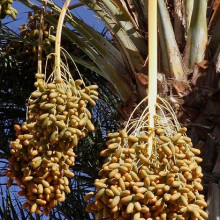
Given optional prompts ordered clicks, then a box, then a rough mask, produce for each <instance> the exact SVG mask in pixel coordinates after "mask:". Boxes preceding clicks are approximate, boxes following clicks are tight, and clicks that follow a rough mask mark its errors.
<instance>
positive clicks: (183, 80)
mask: <svg viewBox="0 0 220 220" xmlns="http://www.w3.org/2000/svg"><path fill="white" fill-rule="evenodd" d="M37 1H38V2H39V3H42V1H41V0H37ZM20 2H22V3H23V4H25V5H26V6H28V7H29V8H30V9H32V10H34V11H37V10H40V8H39V6H37V5H36V4H35V3H34V2H32V1H28V0H20ZM147 2H148V1H147V0H138V1H136V0H80V3H77V4H73V5H72V6H70V7H69V12H68V14H67V15H66V22H67V23H68V26H66V27H64V28H63V36H65V37H66V38H68V39H69V41H70V42H72V43H74V44H75V45H76V46H78V47H79V48H80V49H81V50H82V51H83V52H84V53H85V54H86V55H87V57H88V59H86V60H85V59H82V58H80V57H77V56H73V59H74V61H75V62H76V63H78V64H80V65H81V66H84V67H85V68H87V69H90V70H92V72H91V74H94V75H96V74H97V76H99V77H102V78H104V79H105V80H106V82H107V85H108V88H109V89H110V91H111V93H113V94H115V95H116V96H118V98H119V99H120V105H118V107H117V110H118V111H119V112H120V113H121V114H120V116H121V120H122V121H123V120H126V119H127V118H128V116H129V114H130V113H131V111H132V110H133V108H134V106H135V105H136V104H137V103H138V102H139V101H140V100H141V99H142V98H144V97H145V96H146V87H147V81H148V72H147V66H148V54H147V42H148V30H147V18H148V15H147ZM47 6H48V7H49V8H50V9H51V10H52V11H53V13H55V14H58V15H59V13H60V11H61V8H60V7H59V6H58V4H56V3H54V1H50V0H48V1H47ZM76 7H86V8H88V10H91V11H93V12H94V13H95V14H96V15H97V17H99V19H101V21H102V22H103V23H104V24H105V26H106V28H107V30H108V31H109V33H110V35H111V38H110V39H107V38H106V37H105V36H103V35H101V34H100V33H99V32H97V31H96V30H95V29H94V28H92V27H91V26H89V25H88V24H87V23H86V22H85V21H83V20H81V19H79V18H78V17H77V16H76V15H75V13H74V9H75V8H76ZM158 11H159V14H158V27H159V28H158V38H159V42H158V44H159V53H158V54H159V57H158V58H159V64H158V69H159V74H158V85H159V94H160V95H161V96H163V97H166V99H168V100H169V102H170V103H171V104H172V106H173V108H174V109H175V111H176V114H177V115H178V118H179V120H180V122H181V123H182V124H183V125H186V126H187V127H188V130H189V136H191V138H192V139H193V142H194V145H195V146H196V147H198V148H200V149H201V152H202V157H203V163H202V165H203V170H204V178H203V185H204V189H205V190H204V193H205V194H206V196H207V198H208V201H209V207H208V210H209V213H210V217H209V219H216V218H217V216H218V215H219V208H216V210H214V209H213V207H214V204H215V203H217V202H218V201H217V200H219V198H217V196H216V195H217V191H218V192H219V189H218V186H217V183H218V177H219V174H220V154H219V153H218V151H217V150H218V147H219V134H220V124H219V123H220V121H219V110H220V104H219V100H220V90H219V88H220V80H219V74H220V37H219V36H220V33H219V32H220V2H219V0H208V1H207V0H196V1H190V0H185V1H182V0H173V1H171V0H166V1H165V0H159V1H158ZM45 19H46V20H47V21H48V22H50V23H51V25H53V26H56V25H57V20H56V19H55V18H54V17H53V16H50V15H46V16H45ZM99 77H98V78H99ZM218 197H219V196H218ZM78 199H79V198H78ZM70 207H71V206H70Z"/></svg>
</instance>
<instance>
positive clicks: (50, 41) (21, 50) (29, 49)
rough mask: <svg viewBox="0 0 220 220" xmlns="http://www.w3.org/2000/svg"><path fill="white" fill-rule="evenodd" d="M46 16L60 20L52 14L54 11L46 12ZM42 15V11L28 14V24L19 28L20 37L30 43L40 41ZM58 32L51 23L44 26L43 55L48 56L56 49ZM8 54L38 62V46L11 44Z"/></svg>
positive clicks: (8, 47) (45, 23) (20, 43)
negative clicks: (55, 43) (22, 56)
mask: <svg viewBox="0 0 220 220" xmlns="http://www.w3.org/2000/svg"><path fill="white" fill-rule="evenodd" d="M45 15H47V16H53V17H54V18H56V19H58V18H59V17H58V16H57V15H55V14H54V13H52V11H46V12H45ZM40 19H41V14H40V11H36V12H29V13H28V22H27V23H25V24H22V25H20V26H19V29H20V36H21V37H22V38H24V39H27V40H30V41H33V40H35V41H37V40H38V39H39V32H40V26H41V20H40ZM55 32H56V30H55V29H54V27H53V26H51V25H50V23H49V22H47V21H45V22H44V25H43V26H42V33H43V40H42V45H43V53H44V54H45V55H48V54H50V53H51V52H52V49H53V48H54V41H55V34H56V33H55ZM7 53H9V54H14V55H17V56H18V57H19V56H20V55H21V54H23V55H24V56H25V57H28V60H31V61H33V62H37V53H38V51H37V45H30V44H24V43H23V42H10V44H9V45H7Z"/></svg>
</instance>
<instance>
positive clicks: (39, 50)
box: [37, 0, 47, 81]
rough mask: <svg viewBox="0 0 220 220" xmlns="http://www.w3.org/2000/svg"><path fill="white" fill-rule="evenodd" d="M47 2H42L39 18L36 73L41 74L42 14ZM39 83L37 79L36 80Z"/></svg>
mask: <svg viewBox="0 0 220 220" xmlns="http://www.w3.org/2000/svg"><path fill="white" fill-rule="evenodd" d="M46 4H47V0H45V1H43V5H42V9H41V16H40V29H39V43H38V71H37V72H38V73H39V74H42V42H43V26H44V14H45V8H46ZM37 81H39V79H37Z"/></svg>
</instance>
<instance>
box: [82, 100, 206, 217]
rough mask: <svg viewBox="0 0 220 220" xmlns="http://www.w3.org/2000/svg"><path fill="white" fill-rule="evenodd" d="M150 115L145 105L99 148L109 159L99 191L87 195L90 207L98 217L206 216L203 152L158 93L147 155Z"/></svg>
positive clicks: (101, 178) (103, 167)
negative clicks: (202, 180) (201, 155)
mask: <svg viewBox="0 0 220 220" xmlns="http://www.w3.org/2000/svg"><path fill="white" fill-rule="evenodd" d="M159 103H160V104H159ZM148 114H149V113H148V108H146V109H145V110H144V111H143V114H142V115H141V117H140V118H139V119H138V120H137V119H136V120H135V119H133V120H132V116H131V118H130V120H129V121H128V124H127V126H126V128H125V129H124V130H122V131H120V132H115V133H109V134H108V135H107V137H108V138H109V140H108V141H107V142H106V145H107V149H105V150H103V151H102V152H101V156H104V157H106V162H105V164H103V166H102V169H101V170H100V171H99V176H100V178H99V179H96V181H95V186H96V188H97V190H96V192H95V193H94V192H90V193H89V194H87V195H86V196H85V200H89V201H90V202H89V203H88V205H87V208H86V210H87V211H88V212H92V213H95V216H96V219H97V220H98V219H102V218H103V217H105V218H108V219H115V220H116V219H133V220H137V219H138V220H140V219H143V220H144V219H148V220H152V219H155V220H161V219H162V220H166V219H170V220H171V219H172V220H173V219H178V220H194V219H199V220H203V219H206V218H207V214H206V212H205V211H204V210H203V209H204V207H206V206H207V204H206V202H205V200H204V196H203V195H201V194H200V191H202V190H203V187H202V185H201V177H202V176H203V174H202V170H201V167H200V166H199V163H200V162H201V161H202V159H201V158H200V157H199V154H200V151H199V150H198V149H196V148H194V147H193V145H192V142H191V139H190V138H189V137H187V136H186V134H185V133H186V131H187V129H186V128H185V127H180V125H179V123H178V122H177V119H176V117H175V115H174V113H173V111H172V108H171V106H170V105H169V104H168V103H167V102H166V101H165V100H163V99H161V98H159V97H158V101H157V115H156V120H155V121H156V124H155V127H154V131H155V135H154V137H153V145H152V152H151V154H149V148H148V146H149V137H150V133H149V129H148V128H149V121H148V119H146V118H148ZM165 115H166V117H165ZM90 199H91V200H90Z"/></svg>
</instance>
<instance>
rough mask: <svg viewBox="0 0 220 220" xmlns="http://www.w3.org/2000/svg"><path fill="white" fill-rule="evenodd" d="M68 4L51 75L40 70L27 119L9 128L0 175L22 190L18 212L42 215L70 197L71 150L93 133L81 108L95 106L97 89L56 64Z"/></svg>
mask: <svg viewBox="0 0 220 220" xmlns="http://www.w3.org/2000/svg"><path fill="white" fill-rule="evenodd" d="M68 3H69V1H67V2H66V3H65V5H64V7H63V9H62V12H61V15H60V17H61V19H59V23H58V28H57V36H56V47H55V68H54V71H53V72H52V73H51V74H50V75H49V76H48V77H46V74H43V73H41V72H40V71H39V72H38V73H37V74H36V79H37V81H36V83H35V87H36V91H34V92H33V93H32V94H31V96H30V98H29V101H28V116H27V121H26V122H24V123H23V124H22V125H21V126H19V125H15V129H16V131H17V133H16V134H17V139H16V140H15V141H12V142H11V143H10V145H11V148H12V149H11V153H12V156H11V157H10V158H9V164H10V168H9V169H8V170H7V171H6V175H7V176H8V177H9V181H8V186H10V185H11V184H12V181H13V180H15V181H16V182H17V184H18V185H19V186H20V188H21V189H22V190H21V191H20V192H19V195H20V196H25V198H26V202H25V203H24V208H28V210H29V211H30V212H36V213H41V211H42V208H43V212H44V214H46V215H48V214H49V212H50V211H51V209H52V208H53V207H55V206H57V204H58V202H63V201H65V198H66V193H70V188H69V178H73V177H74V173H73V172H72V171H70V167H71V166H73V165H74V164H75V153H74V149H73V148H74V147H76V146H77V144H78V141H79V140H80V139H81V138H84V137H86V135H87V132H88V131H94V125H93V124H92V122H91V117H92V116H91V113H90V111H89V110H88V108H87V105H91V106H95V105H96V103H95V101H96V100H97V99H98V93H97V91H96V90H97V88H98V86H96V85H90V86H85V84H84V82H83V80H82V79H80V80H76V81H74V80H73V78H72V76H71V73H70V72H69V69H68V65H67V64H65V63H63V62H62V61H61V60H60V52H61V51H62V52H63V53H64V50H61V48H60V37H61V29H62V24H63V19H62V16H63V15H64V14H65V13H66V9H67V7H68ZM63 18H64V16H63ZM67 55H68V54H65V56H67ZM39 69H40V68H39Z"/></svg>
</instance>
